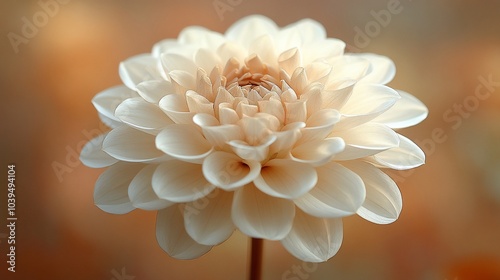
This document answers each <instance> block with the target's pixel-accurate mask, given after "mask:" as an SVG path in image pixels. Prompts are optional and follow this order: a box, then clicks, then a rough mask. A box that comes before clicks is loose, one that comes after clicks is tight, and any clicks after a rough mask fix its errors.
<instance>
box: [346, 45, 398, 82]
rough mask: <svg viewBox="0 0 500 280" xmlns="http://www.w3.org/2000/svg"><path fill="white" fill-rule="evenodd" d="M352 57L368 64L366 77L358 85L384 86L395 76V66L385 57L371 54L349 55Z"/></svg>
mask: <svg viewBox="0 0 500 280" xmlns="http://www.w3.org/2000/svg"><path fill="white" fill-rule="evenodd" d="M351 55H353V56H358V57H362V58H364V59H367V60H368V61H369V62H370V67H369V68H368V71H367V74H366V76H364V77H363V78H362V79H361V80H359V82H360V83H374V84H382V85H385V84H387V83H388V82H390V81H392V79H393V78H394V76H395V75H396V65H394V62H393V61H392V60H391V59H389V58H388V57H386V56H383V55H377V54H372V53H362V54H351Z"/></svg>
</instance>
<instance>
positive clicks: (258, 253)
mask: <svg viewBox="0 0 500 280" xmlns="http://www.w3.org/2000/svg"><path fill="white" fill-rule="evenodd" d="M263 247H264V240H262V239H260V238H252V246H251V254H252V255H251V258H250V280H260V279H261V276H262V249H263Z"/></svg>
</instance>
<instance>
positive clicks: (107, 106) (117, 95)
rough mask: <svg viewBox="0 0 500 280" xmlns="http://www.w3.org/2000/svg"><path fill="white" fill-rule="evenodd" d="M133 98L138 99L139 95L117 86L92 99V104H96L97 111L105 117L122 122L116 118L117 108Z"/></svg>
mask: <svg viewBox="0 0 500 280" xmlns="http://www.w3.org/2000/svg"><path fill="white" fill-rule="evenodd" d="M131 97H137V93H135V92H134V91H132V90H130V89H129V88H127V87H125V86H116V87H112V88H109V89H107V90H104V91H102V92H100V93H98V94H96V96H94V98H93V99H92V104H94V107H95V108H96V109H97V111H98V112H99V113H100V114H102V115H103V116H104V117H106V118H109V119H111V120H113V121H117V122H120V120H119V119H118V118H117V117H115V110H116V107H118V105H120V103H122V102H123V101H124V100H125V99H128V98H131Z"/></svg>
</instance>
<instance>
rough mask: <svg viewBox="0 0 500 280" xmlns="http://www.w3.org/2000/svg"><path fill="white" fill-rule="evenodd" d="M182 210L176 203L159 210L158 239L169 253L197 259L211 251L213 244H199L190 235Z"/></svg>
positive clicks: (187, 258)
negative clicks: (185, 225) (185, 226)
mask: <svg viewBox="0 0 500 280" xmlns="http://www.w3.org/2000/svg"><path fill="white" fill-rule="evenodd" d="M181 211H182V210H181V209H179V207H177V206H176V205H174V206H171V207H168V208H166V209H163V210H160V211H158V215H157V216H156V240H157V241H158V244H159V245H160V247H161V248H162V249H163V250H164V251H165V252H167V254H169V255H170V256H172V257H174V258H176V259H181V260H190V259H195V258H198V257H200V256H202V255H204V254H206V253H207V252H208V251H210V249H212V246H207V245H202V244H199V243H198V242H196V241H194V240H193V239H192V238H191V237H190V236H189V234H188V233H187V232H186V229H185V228H184V217H183V215H182V212H181Z"/></svg>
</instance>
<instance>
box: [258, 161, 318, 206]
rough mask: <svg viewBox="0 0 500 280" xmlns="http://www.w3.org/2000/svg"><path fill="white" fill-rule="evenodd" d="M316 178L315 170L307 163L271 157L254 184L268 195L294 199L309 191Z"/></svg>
mask: <svg viewBox="0 0 500 280" xmlns="http://www.w3.org/2000/svg"><path fill="white" fill-rule="evenodd" d="M317 180H318V177H317V175H316V170H315V169H314V167H313V166H311V165H309V164H306V163H302V162H296V161H293V160H288V159H273V160H270V161H268V162H267V163H266V164H265V166H264V167H263V168H262V171H261V172H260V174H258V176H256V178H255V181H254V184H255V186H257V188H259V190H261V191H262V192H264V193H266V194H268V195H270V196H275V197H281V198H286V199H294V198H297V197H299V196H301V195H303V194H305V193H307V192H308V191H310V190H311V189H312V188H313V187H314V186H315V185H316V182H317Z"/></svg>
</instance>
